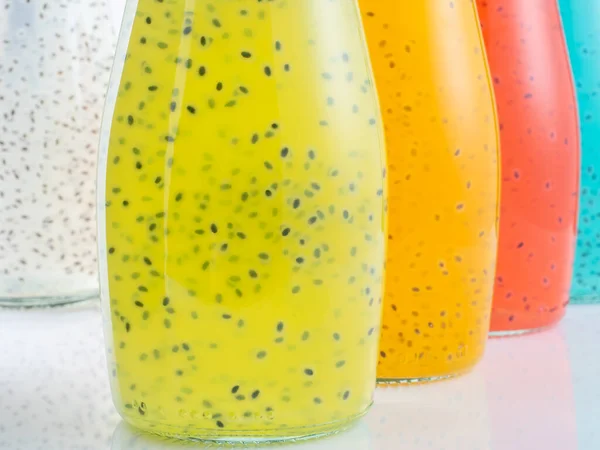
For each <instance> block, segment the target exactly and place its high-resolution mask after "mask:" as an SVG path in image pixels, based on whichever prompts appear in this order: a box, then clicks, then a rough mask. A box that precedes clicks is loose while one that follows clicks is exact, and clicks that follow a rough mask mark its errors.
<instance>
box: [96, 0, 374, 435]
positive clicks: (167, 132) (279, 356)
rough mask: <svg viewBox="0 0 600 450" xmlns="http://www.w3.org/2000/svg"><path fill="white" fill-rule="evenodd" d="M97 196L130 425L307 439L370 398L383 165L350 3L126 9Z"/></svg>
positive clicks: (116, 370)
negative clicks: (98, 196) (98, 194)
mask: <svg viewBox="0 0 600 450" xmlns="http://www.w3.org/2000/svg"><path fill="white" fill-rule="evenodd" d="M125 23H126V26H125V30H124V31H123V32H122V36H121V42H120V49H119V51H118V63H117V67H116V69H115V72H114V75H113V77H114V78H113V82H114V85H113V86H112V87H111V91H110V95H109V102H108V103H109V105H108V107H107V113H106V116H105V121H106V122H105V125H106V127H105V132H106V136H105V137H104V139H103V142H104V144H103V146H102V154H101V164H100V177H99V192H100V197H101V198H100V202H99V205H101V206H100V209H99V217H100V238H99V240H100V250H101V282H102V283H101V284H102V296H103V301H104V305H105V307H106V318H107V319H108V323H107V325H108V328H107V337H108V345H109V364H110V367H111V370H112V374H113V377H112V387H113V395H114V400H115V404H116V406H117V408H118V409H119V411H120V413H121V415H122V416H123V417H124V418H125V420H127V421H128V422H130V423H131V424H133V425H135V426H137V427H140V428H143V429H146V430H149V431H152V432H155V433H159V434H164V435H171V436H177V437H182V438H186V437H190V438H198V439H205V440H218V441H223V440H224V441H240V440H241V441H262V440H280V439H295V438H304V437H310V436H317V435H321V434H325V433H328V432H331V431H333V430H336V429H338V428H340V427H343V426H345V425H347V424H348V423H349V422H350V421H352V420H353V419H355V418H356V417H359V416H360V415H362V414H363V413H364V412H365V411H366V409H367V408H368V407H369V405H370V404H371V401H372V400H371V399H372V394H373V389H374V386H375V370H376V355H377V348H378V330H379V327H380V316H381V306H380V299H381V296H382V293H381V290H382V287H383V286H382V284H383V265H384V247H385V239H384V227H385V214H384V189H383V188H384V178H383V177H384V174H385V173H384V167H385V151H384V143H383V132H382V129H381V125H380V117H379V109H378V104H377V96H376V92H375V90H374V88H373V87H372V86H373V82H372V75H371V71H370V67H369V65H368V58H367V49H366V44H365V43H364V40H363V36H362V28H361V23H360V17H359V15H358V12H357V10H356V7H355V5H354V4H353V3H352V2H325V3H323V2H322V1H320V0H309V1H304V0H303V1H292V2H285V3H275V2H256V1H250V0H242V1H236V2H230V1H222V2H214V1H207V0H197V1H193V2H189V1H184V0H174V1H170V2H164V3H162V2H156V1H154V0H140V1H139V3H138V2H135V1H130V2H129V3H128V6H127V12H126V18H125Z"/></svg>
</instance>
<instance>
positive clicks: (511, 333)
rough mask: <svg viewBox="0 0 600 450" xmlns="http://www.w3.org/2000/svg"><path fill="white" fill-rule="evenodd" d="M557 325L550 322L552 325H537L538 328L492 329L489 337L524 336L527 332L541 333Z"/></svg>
mask: <svg viewBox="0 0 600 450" xmlns="http://www.w3.org/2000/svg"><path fill="white" fill-rule="evenodd" d="M555 325H556V323H553V324H550V325H544V326H543V327H537V328H525V329H522V330H497V331H490V332H489V337H490V338H503V337H518V336H524V335H527V334H535V333H541V332H543V331H546V330H548V329H550V328H553V327H554V326H555Z"/></svg>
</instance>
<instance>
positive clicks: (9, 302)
mask: <svg viewBox="0 0 600 450" xmlns="http://www.w3.org/2000/svg"><path fill="white" fill-rule="evenodd" d="M99 295H100V294H99V292H98V291H96V290H91V291H82V292H78V293H76V294H73V295H48V296H33V297H25V296H18V297H16V296H15V297H11V296H2V295H0V307H4V308H43V307H56V306H65V305H71V304H74V303H79V302H83V301H86V300H91V299H93V298H98V296H99Z"/></svg>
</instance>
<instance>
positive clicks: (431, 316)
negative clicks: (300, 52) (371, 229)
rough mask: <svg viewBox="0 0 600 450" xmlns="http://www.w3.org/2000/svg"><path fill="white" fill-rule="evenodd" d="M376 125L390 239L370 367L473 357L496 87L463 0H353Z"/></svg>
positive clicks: (489, 242) (421, 366)
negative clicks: (374, 95) (377, 107)
mask: <svg viewBox="0 0 600 450" xmlns="http://www.w3.org/2000/svg"><path fill="white" fill-rule="evenodd" d="M359 3H360V6H361V12H362V16H363V22H364V25H365V29H366V36H367V41H368V44H369V49H370V52H371V57H372V59H373V65H374V67H373V68H374V72H375V80H376V83H377V87H378V90H379V97H380V102H381V108H382V113H383V120H384V125H385V133H386V139H387V149H388V163H389V177H388V182H389V221H390V222H389V240H388V260H387V271H386V272H387V280H386V290H385V305H384V318H383V325H382V328H383V329H382V341H381V352H380V357H379V368H378V376H379V377H380V379H381V380H382V381H416V380H426V379H431V378H438V377H444V376H449V375H453V374H457V373H460V372H463V371H465V370H467V369H468V368H470V367H471V366H472V365H473V364H475V362H476V361H477V360H478V359H479V358H480V357H481V355H482V352H483V350H484V346H485V341H486V337H487V332H488V326H489V312H490V304H491V298H492V289H493V283H494V270H495V257H496V243H497V229H496V219H497V202H498V164H497V151H498V148H497V136H496V124H495V110H494V102H493V95H492V92H491V88H490V83H489V77H488V70H487V67H486V62H485V55H484V49H483V46H482V43H481V39H480V35H479V26H478V21H477V18H476V12H475V10H474V5H473V2H472V1H471V0H455V1H452V2H438V1H433V0H419V1H410V2H407V1H397V0H361V1H360V2H359Z"/></svg>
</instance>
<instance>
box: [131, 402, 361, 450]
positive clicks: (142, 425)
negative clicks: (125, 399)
mask: <svg viewBox="0 0 600 450" xmlns="http://www.w3.org/2000/svg"><path fill="white" fill-rule="evenodd" d="M370 407H371V405H369V406H368V407H367V408H365V409H364V410H363V411H361V412H360V413H358V414H356V415H354V416H351V417H347V418H345V419H341V420H337V421H334V422H328V423H324V424H319V425H314V426H307V427H295V428H283V429H279V430H273V429H264V430H226V429H223V430H222V431H221V430H214V429H201V428H192V427H189V428H179V427H169V426H165V425H164V424H158V423H151V422H147V421H140V420H135V419H134V418H132V417H127V416H125V415H124V416H123V418H124V420H125V422H126V423H127V424H128V425H130V426H132V427H134V428H136V429H138V430H141V431H143V432H146V433H149V434H152V435H155V436H159V437H163V438H168V439H176V440H179V441H189V442H196V443H202V444H206V445H209V446H210V445H216V446H234V447H248V446H256V445H275V444H291V443H295V442H303V441H308V440H313V439H321V438H324V437H327V436H333V435H336V434H339V433H342V432H344V431H346V430H348V429H350V428H352V427H353V426H354V425H355V424H356V423H357V422H358V420H359V419H360V418H362V417H363V416H364V415H365V414H366V413H367V412H368V411H369V409H370Z"/></svg>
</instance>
